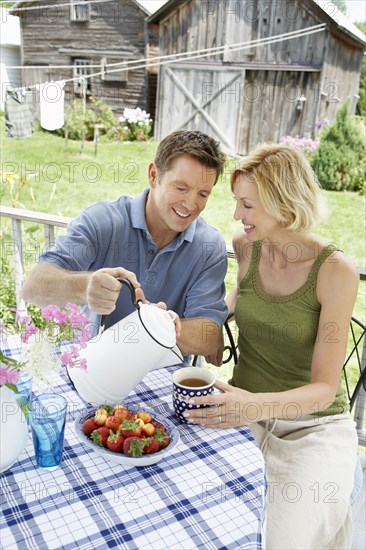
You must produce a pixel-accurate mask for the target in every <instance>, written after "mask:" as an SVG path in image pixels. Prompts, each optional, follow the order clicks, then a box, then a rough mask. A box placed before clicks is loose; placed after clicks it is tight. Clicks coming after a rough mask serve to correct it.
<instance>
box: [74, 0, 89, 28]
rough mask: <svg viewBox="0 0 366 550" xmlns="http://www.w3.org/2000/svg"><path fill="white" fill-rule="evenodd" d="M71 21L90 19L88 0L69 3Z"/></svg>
mask: <svg viewBox="0 0 366 550" xmlns="http://www.w3.org/2000/svg"><path fill="white" fill-rule="evenodd" d="M70 8H71V21H76V22H81V23H82V22H84V21H89V20H90V4H89V0H81V2H80V3H78V4H75V3H73V4H71V6H70Z"/></svg>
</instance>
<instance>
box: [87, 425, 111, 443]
mask: <svg viewBox="0 0 366 550" xmlns="http://www.w3.org/2000/svg"><path fill="white" fill-rule="evenodd" d="M109 436H110V433H109V429H108V428H106V427H105V426H101V427H100V428H98V429H97V430H94V432H92V434H91V438H92V440H93V443H95V444H96V445H99V447H106V448H107V439H108V437H109Z"/></svg>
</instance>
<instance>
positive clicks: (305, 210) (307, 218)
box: [231, 144, 321, 231]
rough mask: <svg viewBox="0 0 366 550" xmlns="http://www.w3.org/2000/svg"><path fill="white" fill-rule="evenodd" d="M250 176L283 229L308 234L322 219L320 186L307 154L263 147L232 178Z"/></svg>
mask: <svg viewBox="0 0 366 550" xmlns="http://www.w3.org/2000/svg"><path fill="white" fill-rule="evenodd" d="M241 174H246V175H249V176H250V177H252V178H253V179H254V181H255V182H256V184H257V186H258V192H259V199H260V201H261V203H262V206H263V208H264V209H265V210H266V212H268V214H270V215H271V216H273V217H274V218H276V219H277V220H278V221H279V222H280V223H281V224H282V226H283V227H284V228H286V229H289V230H292V231H306V230H308V229H310V228H311V227H312V226H313V225H315V224H316V223H317V222H318V221H319V220H320V218H321V213H320V193H319V183H318V181H317V178H316V176H315V174H314V172H313V170H312V169H311V167H310V165H309V163H308V161H307V160H306V158H305V157H304V155H303V154H302V153H301V152H300V151H297V150H296V149H292V148H291V147H287V146H285V145H276V144H268V145H260V146H258V147H256V148H255V149H254V150H253V151H252V152H251V153H250V154H249V155H248V156H247V157H246V158H245V159H244V161H243V162H241V164H240V167H239V168H237V169H236V170H235V171H234V172H233V174H232V176H231V189H233V186H234V183H235V181H236V179H237V177H238V176H239V175H241Z"/></svg>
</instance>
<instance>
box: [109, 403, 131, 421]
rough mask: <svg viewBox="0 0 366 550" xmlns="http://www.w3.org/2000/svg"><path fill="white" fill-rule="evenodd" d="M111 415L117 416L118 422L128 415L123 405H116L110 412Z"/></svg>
mask: <svg viewBox="0 0 366 550" xmlns="http://www.w3.org/2000/svg"><path fill="white" fill-rule="evenodd" d="M112 414H113V416H116V417H117V418H119V420H120V422H122V420H124V419H125V418H127V417H128V415H129V411H128V410H127V409H126V408H125V407H124V406H123V405H116V406H115V407H114V409H113V412H112Z"/></svg>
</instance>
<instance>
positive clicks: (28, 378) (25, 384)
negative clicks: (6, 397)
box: [15, 372, 32, 407]
mask: <svg viewBox="0 0 366 550" xmlns="http://www.w3.org/2000/svg"><path fill="white" fill-rule="evenodd" d="M17 388H18V393H17V394H16V396H15V398H16V400H17V402H18V404H19V405H20V406H21V407H22V406H23V405H26V404H27V403H28V401H29V398H30V395H31V391H32V375H31V374H28V373H27V372H24V373H23V374H21V375H20V376H19V380H18V383H17Z"/></svg>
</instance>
